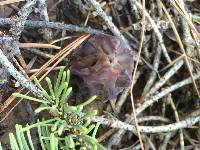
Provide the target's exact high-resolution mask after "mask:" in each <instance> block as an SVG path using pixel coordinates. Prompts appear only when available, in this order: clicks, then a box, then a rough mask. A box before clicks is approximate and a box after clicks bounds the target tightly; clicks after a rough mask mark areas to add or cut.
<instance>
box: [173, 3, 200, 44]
mask: <svg viewBox="0 0 200 150" xmlns="http://www.w3.org/2000/svg"><path fill="white" fill-rule="evenodd" d="M170 2H171V4H172V5H173V6H174V8H175V9H176V10H177V11H178V12H179V14H180V15H181V16H182V17H183V18H184V19H185V20H186V21H187V23H188V25H189V26H190V27H191V29H192V31H193V32H192V33H193V36H194V38H195V40H196V42H198V40H199V38H200V36H199V33H198V31H197V29H196V28H195V26H194V24H193V23H192V20H191V19H190V17H189V15H188V14H187V12H185V11H184V10H183V9H182V8H181V6H180V4H179V2H178V1H177V0H175V1H174V0H171V1H170Z"/></svg>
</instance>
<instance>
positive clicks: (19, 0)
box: [0, 0, 25, 6]
mask: <svg viewBox="0 0 200 150" xmlns="http://www.w3.org/2000/svg"><path fill="white" fill-rule="evenodd" d="M23 1H25V0H5V1H2V2H0V5H1V6H3V5H8V4H12V3H17V2H23Z"/></svg>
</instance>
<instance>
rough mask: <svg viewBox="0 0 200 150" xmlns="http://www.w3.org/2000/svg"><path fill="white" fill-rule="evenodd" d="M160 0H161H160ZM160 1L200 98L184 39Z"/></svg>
mask: <svg viewBox="0 0 200 150" xmlns="http://www.w3.org/2000/svg"><path fill="white" fill-rule="evenodd" d="M159 1H160V0H159ZM160 3H161V5H162V8H163V10H164V13H165V14H166V16H167V18H168V20H169V22H170V24H171V26H172V29H173V31H174V33H175V36H176V39H177V42H178V44H179V46H180V49H181V52H182V53H183V55H184V59H185V62H186V65H187V68H188V71H189V73H190V76H191V78H192V81H193V84H194V87H195V90H196V92H197V94H198V97H199V98H200V93H199V91H198V87H197V84H196V81H195V80H194V76H193V73H192V70H191V67H190V62H189V60H188V57H187V55H186V52H185V49H184V46H183V43H182V41H181V38H180V36H179V33H178V31H177V29H176V26H175V24H174V22H173V20H172V18H171V17H170V15H169V13H168V12H167V9H166V8H165V6H164V5H163V3H162V2H161V1H160Z"/></svg>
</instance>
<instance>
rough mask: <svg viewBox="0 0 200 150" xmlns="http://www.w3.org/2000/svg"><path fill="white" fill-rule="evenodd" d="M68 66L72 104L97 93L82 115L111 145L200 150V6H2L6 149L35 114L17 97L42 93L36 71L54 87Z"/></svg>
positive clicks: (89, 1) (10, 1)
mask: <svg viewBox="0 0 200 150" xmlns="http://www.w3.org/2000/svg"><path fill="white" fill-rule="evenodd" d="M61 66H66V68H69V69H70V70H71V81H70V86H72V88H73V93H72V94H71V96H70V103H71V104H73V105H76V104H80V103H82V102H84V100H85V99H87V98H89V97H90V96H92V95H97V99H96V100H95V101H94V102H93V103H92V104H90V105H89V106H88V107H86V108H85V110H84V111H85V112H87V111H88V112H89V111H91V110H98V114H97V115H98V116H99V117H100V118H101V119H107V122H106V121H101V122H100V124H101V126H100V128H99V130H98V134H97V135H98V136H97V139H98V141H99V142H100V143H101V144H102V145H104V146H105V147H106V149H108V150H111V149H112V150H119V149H120V150H132V149H134V150H137V149H138V150H139V149H145V150H148V149H153V150H157V149H158V150H166V149H175V150H184V149H185V150H190V149H191V150H192V149H200V80H199V79H200V2H199V0H149V1H145V0H143V1H138V0H98V1H97V0H76V1H74V0H46V1H45V0H0V141H1V143H2V145H3V147H5V148H8V149H9V144H8V143H9V138H8V135H9V132H15V124H22V125H26V124H27V123H31V122H34V121H35V120H36V119H37V117H38V116H35V115H34V113H33V111H32V110H33V109H34V108H35V107H36V106H37V105H36V104H35V103H32V102H30V103H29V102H27V101H21V100H20V99H17V98H16V97H14V96H12V93H13V92H20V93H27V92H28V93H29V92H30V93H32V94H33V95H35V94H36V95H37V90H36V89H35V87H34V84H32V81H31V80H32V75H35V76H37V78H39V79H41V80H42V79H44V78H45V77H46V76H48V77H50V78H51V79H52V80H53V81H55V80H56V76H55V75H57V73H58V70H59V68H60V67H61ZM41 83H42V85H43V86H46V85H45V83H43V82H41ZM41 116H42V117H46V115H45V114H43V115H42V114H41ZM41 116H40V117H41ZM97 122H98V121H97ZM35 138H36V137H35Z"/></svg>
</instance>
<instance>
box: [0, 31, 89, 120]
mask: <svg viewBox="0 0 200 150" xmlns="http://www.w3.org/2000/svg"><path fill="white" fill-rule="evenodd" d="M89 36H90V35H83V36H81V37H79V38H78V39H76V40H75V41H74V42H72V43H71V44H69V45H68V46H66V47H65V48H64V49H63V50H61V51H60V52H59V53H57V54H56V55H55V56H54V57H53V58H51V59H50V60H49V61H48V62H46V63H45V64H44V65H43V66H42V67H41V68H40V69H39V71H38V72H36V73H35V74H33V75H32V76H31V77H30V78H31V79H32V77H33V76H36V77H38V76H39V75H40V74H41V73H42V72H43V71H45V69H46V68H47V67H48V66H50V65H51V64H52V63H53V62H55V61H56V60H57V61H56V62H55V63H54V65H53V66H52V67H51V68H50V69H49V70H48V71H47V72H46V73H45V74H44V75H43V76H42V77H41V78H39V80H42V79H43V78H44V77H45V76H46V75H47V74H48V73H49V72H50V71H51V70H52V69H53V68H54V67H55V66H56V65H57V64H58V63H59V62H61V61H62V60H63V59H64V58H65V57H66V56H67V55H68V54H69V53H70V52H71V51H72V50H73V49H75V48H76V47H77V46H79V45H80V44H81V43H82V42H84V41H85V40H86V39H87V38H88V37H89ZM23 90H24V88H19V89H18V90H17V91H16V92H18V93H20V92H22V91H23ZM28 93H29V92H27V93H26V94H28ZM15 98H16V97H14V96H10V97H9V98H8V99H7V100H6V101H5V102H4V103H3V105H2V107H0V113H2V112H3V111H4V110H5V109H6V108H7V107H8V106H9V105H10V104H11V103H12V102H13V101H14V100H15ZM18 104H19V103H18ZM16 106H17V105H15V106H14V107H16ZM11 110H13V109H12V108H11ZM11 110H10V111H9V112H8V113H11ZM7 116H8V115H6V116H5V117H4V118H3V119H1V121H0V122H2V121H3V120H5V119H6V117H7Z"/></svg>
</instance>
